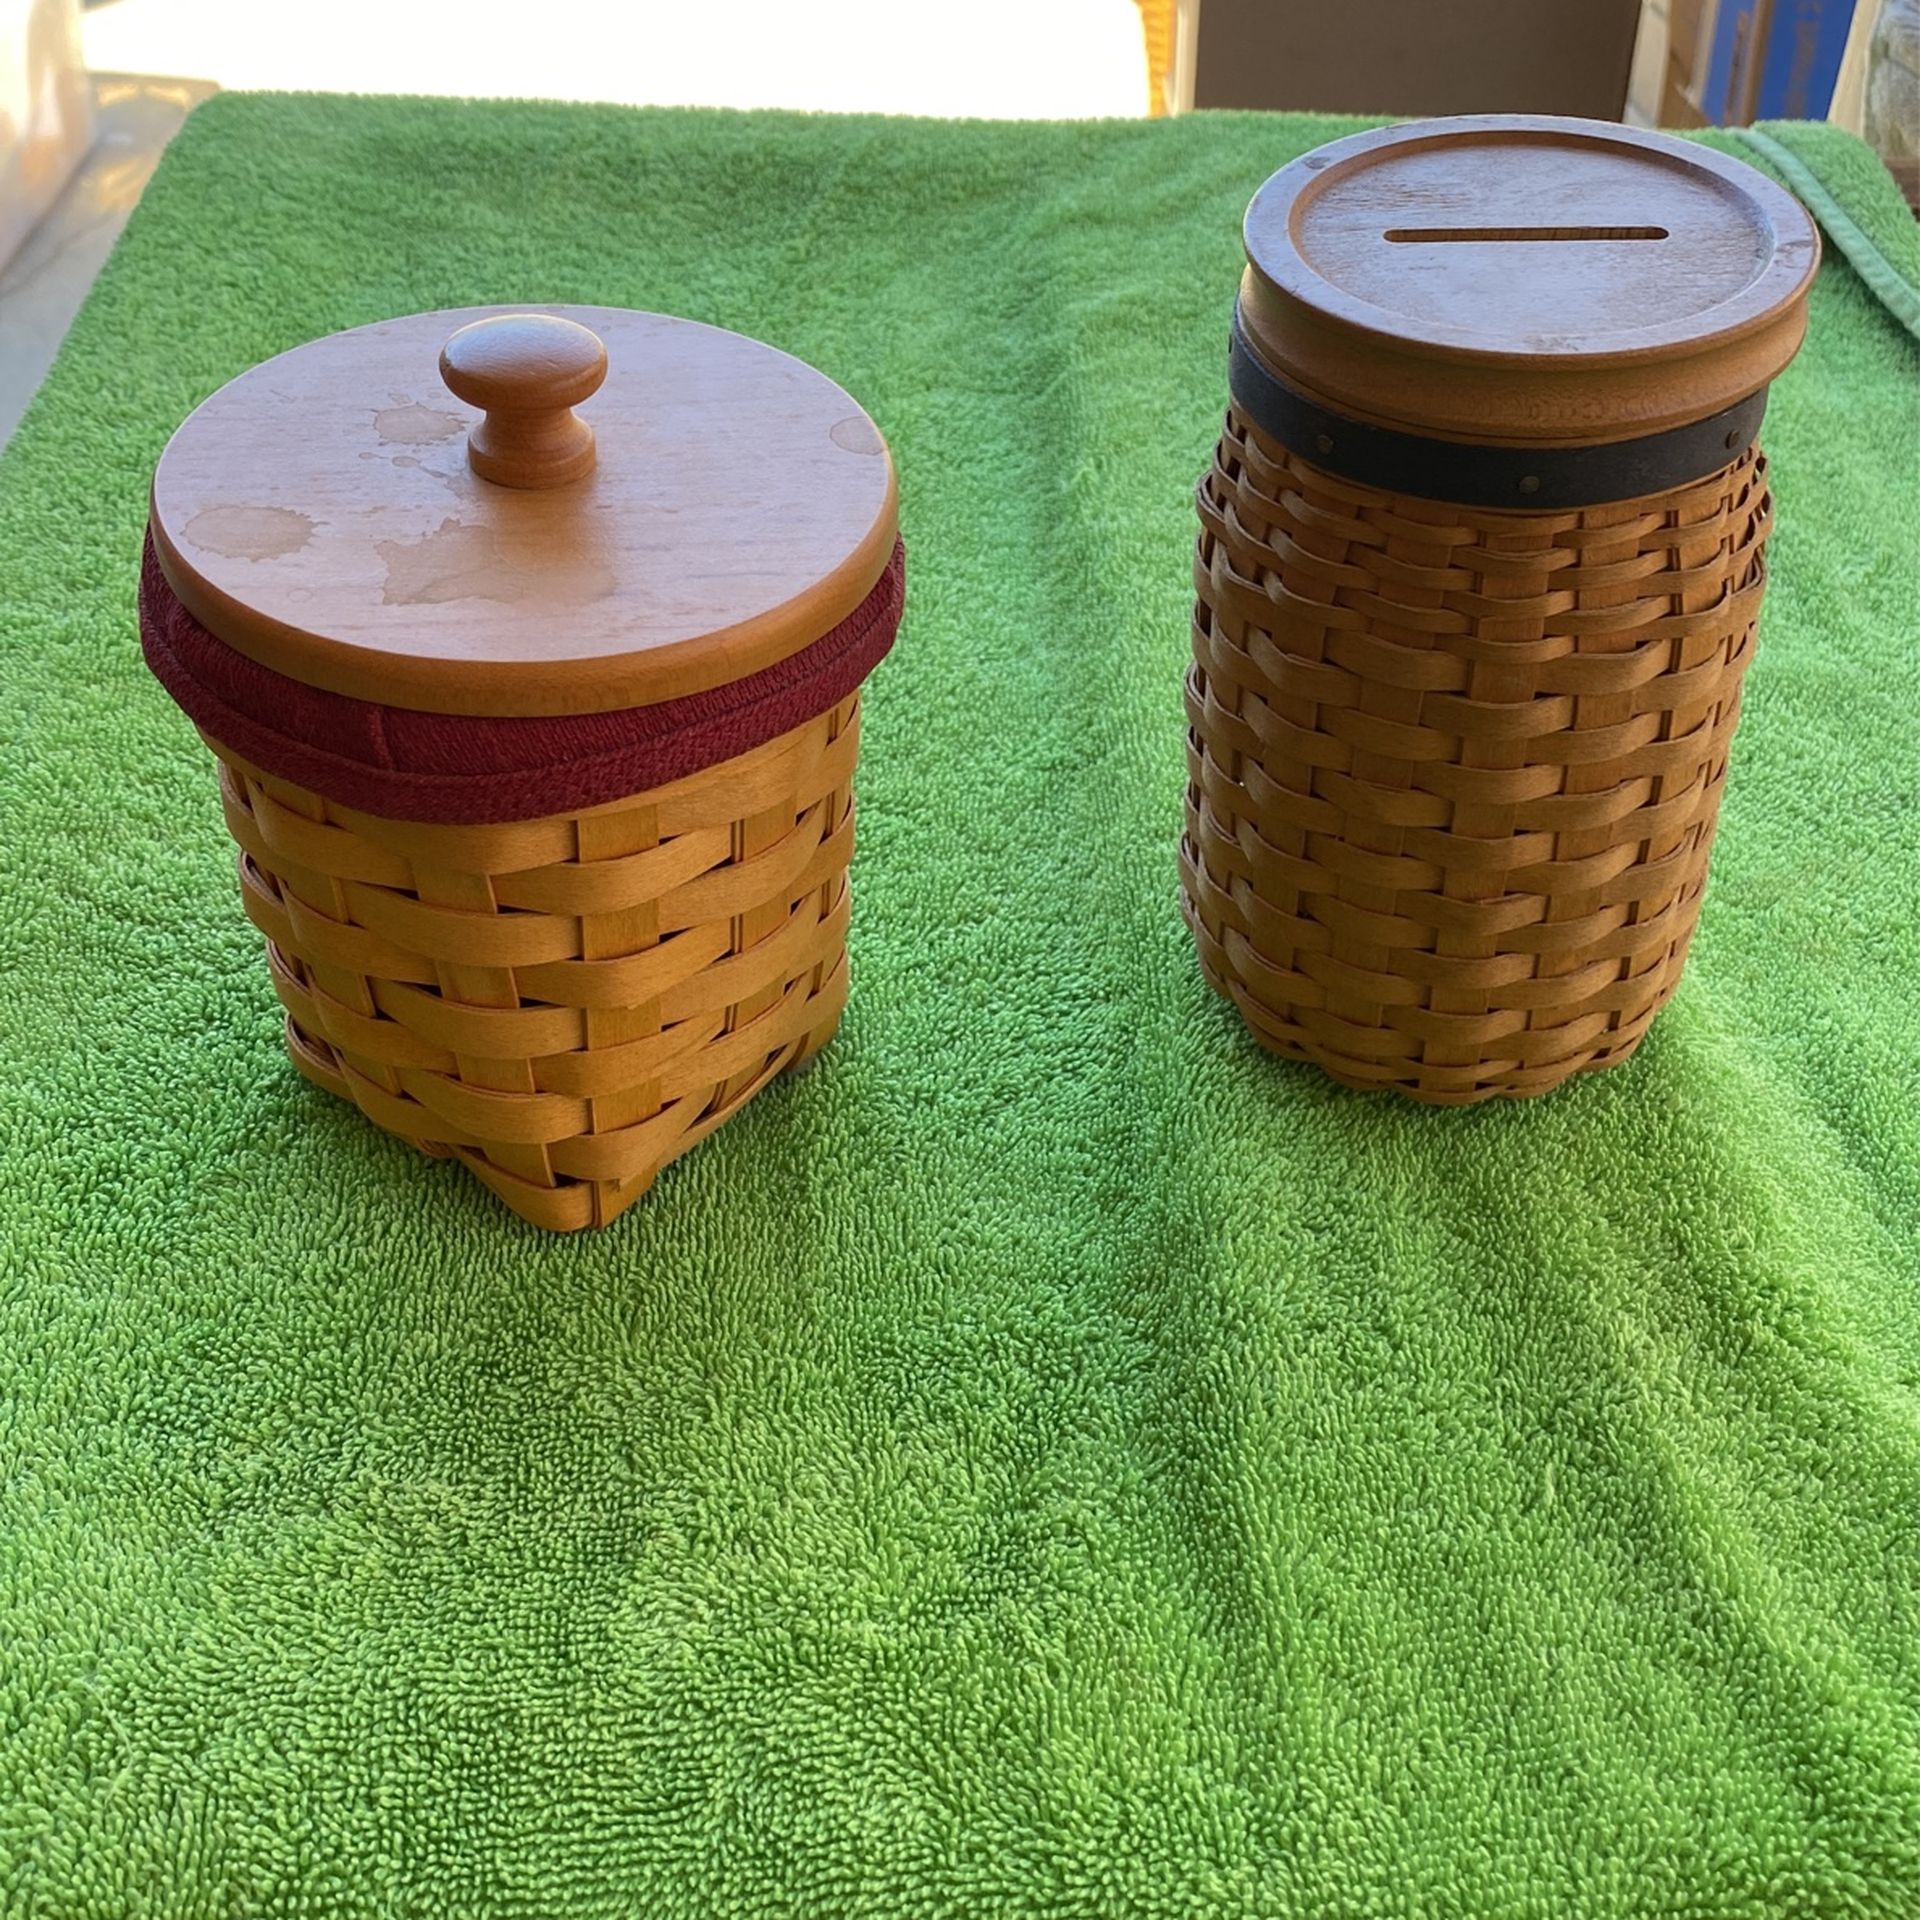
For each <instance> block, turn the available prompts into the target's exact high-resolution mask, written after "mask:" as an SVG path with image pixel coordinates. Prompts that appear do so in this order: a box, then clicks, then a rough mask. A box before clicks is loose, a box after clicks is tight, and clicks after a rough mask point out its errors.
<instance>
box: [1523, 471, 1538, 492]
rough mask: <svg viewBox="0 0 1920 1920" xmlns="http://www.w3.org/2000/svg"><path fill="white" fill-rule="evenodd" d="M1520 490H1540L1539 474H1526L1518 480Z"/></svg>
mask: <svg viewBox="0 0 1920 1920" xmlns="http://www.w3.org/2000/svg"><path fill="white" fill-rule="evenodd" d="M1520 491H1521V492H1522V493H1538V492H1539V491H1540V476H1539V475H1538V474H1537V473H1530V474H1528V475H1527V477H1526V478H1525V479H1524V480H1522V481H1521V482H1520Z"/></svg>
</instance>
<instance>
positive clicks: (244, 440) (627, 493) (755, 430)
mask: <svg viewBox="0 0 1920 1920" xmlns="http://www.w3.org/2000/svg"><path fill="white" fill-rule="evenodd" d="M475 323H484V324H475ZM576 406H577V407H578V408H579V412H578V413H577V414H576V413H574V412H573V411H572V409H573V408H574V407H576ZM152 528H153V539H154V546H155V550H156V553H157V555H158V557H159V561H160V565H161V568H162V570H163V571H164V572H165V574H166V576H167V580H168V583H169V584H170V585H171V586H172V588H173V590H174V592H175V593H176V594H178V595H179V597H180V599H181V600H182V601H183V602H184V603H185V605H186V606H187V608H188V609H189V611H191V612H192V613H193V614H194V615H195V616H196V617H197V618H198V619H199V620H201V621H202V622H203V623H204V624H205V625H206V626H208V627H210V628H211V629H212V630H213V631H214V632H215V633H217V634H218V635H220V637H221V638H222V639H223V640H226V641H227V642H228V643H229V644H230V645H232V646H234V647H236V648H237V649H238V650H239V651H240V652H242V653H244V654H247V655H248V656H250V657H251V658H252V659H255V660H258V661H259V662H261V664H263V665H265V666H269V667H273V668H275V669H277V670H278V671H279V672H281V673H285V674H289V675H291V676H293V677H294V678H296V679H299V680H303V681H305V682H307V683H308V684H310V685H312V686H316V687H324V688H326V689H328V690H329V691H331V692H334V693H343V694H350V695H353V696H354V697H356V698H359V699H365V700H377V701H381V702H383V703H385V704H387V705H390V706H402V707H414V708H419V709H423V710H425V711H428V712H437V713H466V714H489V715H500V714H561V713H599V712H605V711H608V710H610V709H615V708H620V707H633V706H648V705H652V704H654V703H655V702H657V701H661V700H669V699H675V698H678V697H679V696H681V695H683V694H689V693H698V692H702V691H704V690H705V689H707V688H709V687H714V686H718V685H721V684H723V683H725V682H727V681H731V680H737V679H739V678H741V677H742V676H744V675H746V674H749V673H753V672H757V671H758V670H759V669H761V668H763V667H768V666H771V665H773V664H774V663H775V662H777V661H779V660H782V659H785V658H786V657H787V656H788V655H790V654H792V653H795V652H797V651H798V650H799V649H800V648H802V647H804V646H806V645H808V644H809V643H810V642H811V641H814V640H817V639H818V638H819V637H820V636H821V635H822V634H824V633H825V632H827V631H828V629H829V628H831V627H833V626H835V625H836V624H837V623H838V622H839V621H841V620H843V619H844V618H845V617H846V616H847V615H848V614H849V613H851V612H852V611H853V609H854V608H855V607H856V606H858V605H859V604H860V602H861V601H862V600H863V599H865V597H866V596H867V594H868V592H869V591H870V590H871V589H872V587H873V586H874V584H875V582H876V581H878V579H879V578H880V575H881V573H882V572H883V571H884V570H885V568H886V565H887V562H888V560H889V558H890V557H891V555H892V552H893V546H894V539H895V488H894V476H893V463H892V460H891V458H890V457H889V455H888V452H887V448H886V443H885V442H884V441H883V440H882V439H881V437H880V434H879V432H878V431H877V430H876V428H875V427H874V424H873V422H872V421H871V420H869V419H868V417H867V416H866V414H865V413H864V412H863V411H862V410H861V409H860V407H859V406H858V405H856V404H855V402H854V401H853V400H852V399H850V398H849V397H848V396H847V395H846V394H845V393H844V392H842V391H841V389H840V388H839V387H837V386H835V385H834V383H833V382H832V381H831V380H829V379H827V378H826V376H825V375H824V374H821V373H818V372H816V371H815V370H814V369H813V368H812V367H809V366H807V365H805V364H804V363H803V362H801V361H799V360H795V359H793V358H791V357H790V356H789V355H787V354H784V353H780V352H778V351H776V350H775V349H774V348H772V347H768V346H764V345H762V344H761V343H760V342H759V341H756V340H749V339H746V338H744V337H743V336H741V335H739V334H736V333H726V332H723V331H722V330H721V329H719V328H717V327H706V326H701V325H698V324H697V323H696V322H694V321H691V320H676V319H671V318H669V317H667V316H666V315H663V314H657V313H634V312H629V311H627V310H625V309H622V308H617V307H545V308H539V309H532V310H527V309H509V308H495V307H476V308H469V309H466V310H464V311H459V312H451V313H423V314H414V315H412V316H410V317H408V318H406V319H400V320H387V321H382V322H380V323H379V324H377V325H375V326H370V327H359V328H356V329H355V330H354V331H352V332H350V333H339V334H334V335H332V336H330V337H329V338H327V339H324V340H316V341H314V342H312V343H311V344H310V345H307V346H304V347H297V348H295V349H294V350H293V351H292V352H290V353H285V354H282V355H280V356H279V358H277V359H274V360H269V361H267V362H265V363H264V364H262V365H260V366H257V367H255V368H253V369H252V370H251V371H250V372H247V373H244V374H242V375H241V376H240V377H239V378H238V379H237V380H234V381H232V382H230V383H229V384H228V385H226V386H224V387H222V388H221V389H220V391H219V392H218V393H216V394H214V395H213V396H212V398H211V399H209V400H207V401H206V402H205V403H204V404H203V405H202V406H200V407H199V408H198V409H197V410H196V411H195V412H194V413H193V414H192V415H191V416H190V417H189V418H188V419H187V421H186V422H185V424H184V425H182V426H181V428H180V430H179V431H178V432H177V433H176V434H175V435H174V436H173V438H172V440H171V441H170V442H169V443H168V445H167V448H166V451H165V452H164V453H163V454H162V455H161V458H160V464H159V467H158V469H157V471H156V472H155V474H154V481H153V502H152Z"/></svg>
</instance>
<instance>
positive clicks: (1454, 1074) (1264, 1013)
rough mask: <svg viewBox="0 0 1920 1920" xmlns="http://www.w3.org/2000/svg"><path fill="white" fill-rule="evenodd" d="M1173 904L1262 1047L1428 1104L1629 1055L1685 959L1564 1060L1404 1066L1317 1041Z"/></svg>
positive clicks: (1467, 1103) (1364, 1089) (1184, 901)
mask: <svg viewBox="0 0 1920 1920" xmlns="http://www.w3.org/2000/svg"><path fill="white" fill-rule="evenodd" d="M1180 910H1181V913H1182V916H1183V917H1184V918H1185V920H1186V922H1187V925H1188V927H1189V929H1190V930H1191V931H1192V933H1193V935H1194V942H1195V945H1196V947H1197V948H1198V950H1199V956H1200V972H1201V974H1202V976H1203V977H1204V978H1205V980H1206V983H1207V985H1208V986H1210V987H1211V988H1212V989H1213V990H1214V992H1215V993H1217V994H1218V995H1219V996H1220V997H1221V999H1223V1000H1225V1001H1226V1002H1227V1003H1228V1004H1229V1005H1230V1006H1232V1007H1233V1008H1234V1010H1235V1011H1236V1012H1237V1013H1238V1014H1239V1015H1240V1018H1241V1021H1242V1023H1243V1024H1244V1025H1245V1027H1246V1029H1247V1032H1248V1033H1249V1034H1250V1035H1251V1036H1252V1037H1253V1039H1254V1041H1255V1042H1256V1044H1258V1045H1259V1046H1260V1047H1261V1048H1263V1049H1264V1050H1265V1051H1266V1052H1268V1053H1271V1054H1273V1055H1275V1056H1276V1057H1277V1058H1279V1059H1282V1060H1297V1061H1299V1062H1301V1064H1303V1065H1305V1066H1310V1067H1318V1068H1319V1069H1320V1071H1321V1072H1322V1073H1324V1074H1325V1075H1326V1076H1327V1077H1328V1078H1329V1079H1330V1080H1336V1081H1338V1082H1339V1084H1340V1085H1341V1086H1343V1087H1351V1088H1353V1089H1354V1091H1355V1092H1357V1093H1397V1094H1400V1095H1402V1096H1403V1097H1404V1098H1406V1099H1408V1100H1413V1101H1416V1102H1418V1103H1419V1104H1420V1105H1422V1106H1429V1107H1475V1106H1478V1105H1480V1104H1481V1102H1482V1101H1486V1100H1533V1099H1537V1098H1538V1097H1539V1096H1540V1095H1541V1094H1543V1093H1551V1092H1552V1091H1553V1089H1554V1088H1555V1087H1558V1086H1562V1085H1564V1084H1565V1083H1566V1082H1567V1081H1569V1080H1571V1079H1573V1078H1574V1077H1575V1076H1576V1075H1578V1074H1583V1073H1598V1072H1600V1071H1602V1070H1603V1069H1604V1068H1607V1067H1617V1066H1620V1065H1622V1064H1623V1063H1624V1062H1625V1061H1627V1060H1629V1059H1631V1058H1632V1057H1633V1055H1634V1054H1635V1052H1637V1051H1638V1049H1639V1046H1640V1042H1641V1041H1642V1040H1644V1039H1645V1038H1646V1037H1647V1029H1648V1028H1649V1027H1651V1026H1652V1025H1653V1022H1654V1019H1655V1017H1656V1016H1657V1015H1658V1014H1659V1013H1660V1011H1661V1009H1662V1008H1663V1007H1665V1006H1666V1004H1667V1002H1668V1001H1669V1000H1671V999H1672V998H1673V996H1674V992H1675V990H1676V989H1677V988H1678V986H1679V984H1680V975H1681V971H1682V969H1683V967H1684V965H1685V963H1686V957H1687V950H1686V947H1685V946H1684V945H1683V946H1682V947H1681V948H1680V949H1679V950H1678V951H1677V952H1676V953H1675V954H1674V955H1673V956H1672V958H1671V959H1670V961H1669V962H1668V964H1667V967H1666V978H1665V980H1664V981H1662V982H1661V984H1660V985H1659V986H1658V987H1657V988H1656V989H1655V991H1654V995H1653V998H1652V999H1651V1001H1649V1003H1648V1004H1647V1005H1646V1006H1645V1007H1644V1008H1642V1010H1641V1011H1640V1012H1639V1013H1637V1014H1636V1015H1635V1016H1634V1017H1633V1018H1632V1019H1631V1020H1630V1021H1628V1022H1626V1023H1625V1024H1623V1025H1622V1026H1620V1027H1618V1028H1616V1029H1614V1030H1613V1031H1611V1032H1607V1033H1605V1034H1603V1035H1602V1037H1601V1038H1600V1039H1599V1040H1598V1041H1597V1042H1595V1043H1594V1044H1593V1045H1591V1046H1588V1047H1586V1048H1585V1049H1583V1050H1582V1051H1579V1052H1576V1053H1572V1054H1570V1055H1568V1056H1567V1057H1566V1058H1564V1059H1559V1060H1554V1061H1550V1062H1546V1063H1541V1064H1534V1065H1530V1066H1523V1065H1521V1064H1520V1063H1519V1062H1518V1061H1512V1062H1504V1063H1503V1062H1501V1061H1498V1060H1489V1059H1485V1058H1481V1059H1476V1060H1474V1061H1473V1062H1471V1063H1470V1064H1464V1065H1460V1066H1452V1067H1449V1066H1445V1065H1439V1064H1435V1063H1433V1062H1425V1063H1422V1064H1421V1065H1420V1066H1419V1067H1418V1068H1417V1069H1415V1070H1413V1071H1411V1072H1409V1071H1408V1069H1407V1066H1406V1063H1405V1062H1404V1061H1403V1060H1395V1061H1393V1062H1392V1063H1387V1062H1374V1061H1367V1060H1363V1059H1361V1058H1358V1057H1357V1056H1355V1055H1352V1054H1343V1053H1339V1052H1336V1051H1334V1050H1333V1049H1331V1048H1329V1047H1327V1046H1325V1045H1322V1044H1320V1043H1319V1042H1318V1041H1317V1040H1316V1039H1315V1038H1314V1037H1313V1036H1312V1035H1311V1034H1310V1033H1309V1032H1308V1031H1307V1030H1306V1028H1305V1027H1304V1026H1302V1025H1300V1024H1299V1015H1298V1013H1297V1011H1296V1012H1294V1013H1293V1014H1291V1015H1290V1014H1289V1013H1287V1012H1282V1011H1280V1010H1277V1009H1275V1008H1273V1007H1270V1006H1268V1005H1266V1004H1265V1003H1264V1002H1263V1001H1261V1000H1259V999H1257V998H1256V997H1255V996H1254V995H1253V994H1252V993H1250V992H1249V991H1248V990H1247V988H1246V987H1245V985H1244V984H1242V983H1241V982H1240V981H1238V980H1236V979H1234V978H1232V977H1231V976H1230V974H1229V973H1227V972H1226V971H1225V970H1223V969H1222V968H1221V967H1219V966H1216V965H1215V964H1214V962H1213V960H1212V959H1211V958H1210V957H1209V955H1208V951H1207V949H1208V947H1209V946H1210V945H1212V944H1213V943H1212V941H1211V938H1210V936H1208V934H1207V932H1206V927H1205V924H1204V922H1202V921H1201V919H1200V917H1199V915H1198V914H1197V913H1196V911H1195V909H1194V906H1193V902H1192V900H1191V898H1190V897H1188V896H1187V895H1186V894H1185V893H1184V892H1183V893H1182V895H1181V900H1180Z"/></svg>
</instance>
